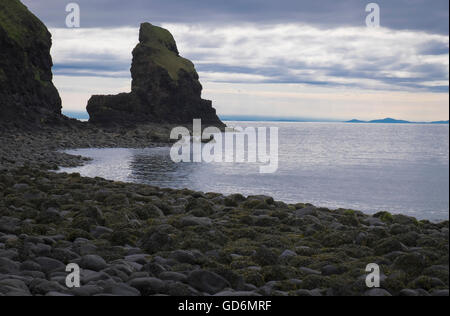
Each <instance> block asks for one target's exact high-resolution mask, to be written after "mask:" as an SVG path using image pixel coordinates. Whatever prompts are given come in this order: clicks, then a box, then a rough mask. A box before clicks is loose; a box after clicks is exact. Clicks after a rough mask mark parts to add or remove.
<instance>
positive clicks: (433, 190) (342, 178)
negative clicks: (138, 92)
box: [62, 122, 449, 220]
mask: <svg viewBox="0 0 450 316" xmlns="http://www.w3.org/2000/svg"><path fill="white" fill-rule="evenodd" d="M227 124H229V125H232V126H242V127H247V126H253V127H264V126H266V127H278V128H279V168H278V171H277V172H276V173H273V174H260V173H259V166H258V165H257V164H248V163H244V164H242V163H240V164H238V163H210V164H208V163H178V164H177V163H174V162H172V160H171V159H170V156H169V151H170V148H168V147H165V148H149V149H79V150H70V151H68V152H69V153H73V154H77V155H83V156H87V157H91V158H93V161H92V162H91V163H89V164H87V165H85V166H83V167H79V168H71V169H62V171H64V172H79V173H81V174H82V175H84V176H89V177H94V176H100V177H103V178H107V179H111V180H120V181H129V182H138V183H145V184H150V185H154V186H159V187H170V188H189V189H193V190H199V191H205V192H220V193H224V194H231V193H242V194H244V195H254V194H264V195H269V196H273V197H274V198H276V199H277V200H282V201H285V202H289V203H297V202H304V203H312V204H315V205H317V206H323V207H328V208H349V209H356V210H361V211H364V212H367V213H374V212H378V211H382V210H383V211H384V210H386V211H390V212H392V213H402V214H407V215H411V216H415V217H417V218H420V219H430V220H448V218H449V126H448V125H414V124H346V123H270V122H252V123H244V122H228V123H227Z"/></svg>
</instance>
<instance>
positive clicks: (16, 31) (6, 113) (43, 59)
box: [0, 0, 62, 127]
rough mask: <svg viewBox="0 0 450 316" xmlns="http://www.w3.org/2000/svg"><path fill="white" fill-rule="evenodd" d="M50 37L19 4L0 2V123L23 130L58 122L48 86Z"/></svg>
mask: <svg viewBox="0 0 450 316" xmlns="http://www.w3.org/2000/svg"><path fill="white" fill-rule="evenodd" d="M51 45H52V40H51V35H50V33H49V31H48V30H47V28H46V27H45V25H44V24H43V23H42V22H41V21H40V20H39V19H38V18H37V17H36V16H35V15H33V14H32V13H31V12H30V11H29V10H28V9H27V7H26V6H24V5H23V4H22V3H21V2H20V1H19V0H0V121H2V122H14V123H17V124H19V125H21V126H23V127H27V126H29V125H30V124H31V125H40V124H43V123H49V122H56V121H59V120H60V119H61V118H62V115H61V99H60V97H59V94H58V91H57V90H56V88H55V86H54V85H53V83H52V79H53V74H52V70H51V69H52V66H53V62H52V58H51V56H50V48H51Z"/></svg>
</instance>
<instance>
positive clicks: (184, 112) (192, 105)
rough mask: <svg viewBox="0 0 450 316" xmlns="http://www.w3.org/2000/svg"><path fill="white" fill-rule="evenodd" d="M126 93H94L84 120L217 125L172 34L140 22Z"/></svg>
mask: <svg viewBox="0 0 450 316" xmlns="http://www.w3.org/2000/svg"><path fill="white" fill-rule="evenodd" d="M131 76H132V79H133V80H132V86H131V93H121V94H118V95H94V96H92V97H91V99H90V100H89V102H88V106H87V111H88V112H89V115H90V120H89V121H90V122H91V123H94V124H99V125H113V126H114V125H118V126H132V125H136V124H142V123H163V124H185V123H190V124H192V120H193V119H196V118H199V119H202V123H205V124H209V125H214V126H218V127H223V126H224V124H223V123H222V122H221V121H220V119H219V118H218V116H217V115H216V110H215V109H214V108H213V107H212V102H211V101H209V100H203V99H202V98H201V92H202V85H201V84H200V82H199V76H198V74H197V71H196V70H195V67H194V64H193V63H192V62H191V61H189V60H188V59H185V58H183V57H181V56H180V54H179V52H178V48H177V44H176V42H175V39H174V38H173V36H172V34H171V33H170V32H169V31H168V30H166V29H163V28H161V27H158V26H154V25H152V24H150V23H143V24H141V28H140V31H139V44H138V45H137V46H136V48H135V49H134V50H133V61H132V66H131Z"/></svg>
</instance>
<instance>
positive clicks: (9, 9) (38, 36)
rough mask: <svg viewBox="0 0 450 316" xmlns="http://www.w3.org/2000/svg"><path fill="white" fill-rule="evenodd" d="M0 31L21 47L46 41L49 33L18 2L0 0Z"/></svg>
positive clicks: (15, 0)
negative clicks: (34, 42)
mask: <svg viewBox="0 0 450 316" xmlns="http://www.w3.org/2000/svg"><path fill="white" fill-rule="evenodd" d="M0 29H3V30H4V31H5V32H6V35H7V36H8V37H9V38H10V39H12V40H14V41H15V42H16V43H17V44H18V45H20V46H21V47H27V46H29V43H30V41H31V40H32V41H36V40H42V41H43V42H46V41H48V38H49V33H48V32H47V29H46V27H45V25H44V24H43V23H42V22H41V21H40V20H39V19H38V18H37V17H35V16H34V15H33V14H31V13H30V12H29V11H28V9H27V7H26V6H24V5H23V4H22V3H21V2H20V1H19V0H0Z"/></svg>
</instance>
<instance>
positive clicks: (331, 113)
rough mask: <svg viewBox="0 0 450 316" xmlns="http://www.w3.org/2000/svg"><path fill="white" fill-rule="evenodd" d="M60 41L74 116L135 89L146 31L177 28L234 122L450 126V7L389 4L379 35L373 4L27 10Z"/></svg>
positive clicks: (91, 4) (92, 5)
mask: <svg viewBox="0 0 450 316" xmlns="http://www.w3.org/2000/svg"><path fill="white" fill-rule="evenodd" d="M23 2H24V4H26V5H27V6H28V7H29V9H30V10H31V11H32V12H34V13H35V14H36V15H37V16H38V17H39V18H41V19H42V20H43V21H44V22H45V23H46V24H47V26H48V27H49V28H50V31H51V32H52V34H53V49H52V55H53V59H54V64H55V66H54V74H55V83H56V85H57V87H58V88H59V91H60V93H61V96H62V98H63V103H64V104H63V106H64V109H65V110H66V111H68V110H71V111H74V110H78V111H82V110H84V108H85V106H86V103H87V100H88V98H89V97H90V95H92V94H112V93H119V92H127V91H129V90H130V84H131V79H130V73H129V69H130V64H131V51H132V49H133V47H134V46H135V45H136V44H137V39H138V28H139V24H140V23H141V22H144V21H148V22H151V23H153V24H156V25H160V26H163V27H165V28H167V29H169V30H170V31H171V32H172V34H173V35H174V37H175V39H176V40H177V43H178V46H179V50H180V52H181V54H182V55H183V56H184V57H186V58H189V59H191V60H192V61H193V62H194V63H195V65H196V68H197V70H198V72H199V74H200V80H201V82H202V84H203V86H204V88H205V89H204V93H203V95H204V97H205V98H208V99H211V100H213V104H214V106H215V107H216V108H217V110H218V113H219V114H222V115H236V114H239V115H259V116H261V115H266V116H286V117H306V118H325V119H350V118H360V119H374V118H382V117H388V116H390V117H396V118H402V119H409V120H441V119H445V120H447V119H448V117H449V114H448V113H449V112H448V100H449V97H448V91H449V90H448V80H449V75H448V74H449V63H448V58H449V37H448V25H449V24H448V6H449V2H448V0H432V1H430V0H386V1H385V0H383V1H377V3H378V4H379V5H380V8H381V16H380V17H381V27H380V28H377V29H371V28H367V26H366V23H365V19H366V15H367V14H368V13H366V12H365V7H366V5H367V4H368V3H369V2H370V1H361V0H346V1H335V0H315V1H301V0H284V1H281V0H278V1H261V0H259V1H257V0H239V1H237V0H228V1H215V0H182V1H181V0H180V1H173V0H164V1H163V0H161V1H159V0H156V1H155V0H152V1H147V0H128V1H123V0H122V1H119V0H110V1H106V0H96V1H88V0H79V1H76V3H78V4H79V5H80V8H81V28H80V29H67V28H66V27H65V19H66V14H67V13H66V12H65V6H66V4H67V3H69V2H70V1H62V0H45V1H35V0H24V1H23Z"/></svg>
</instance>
